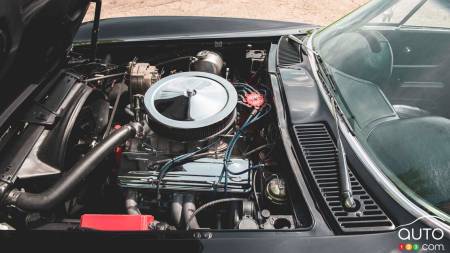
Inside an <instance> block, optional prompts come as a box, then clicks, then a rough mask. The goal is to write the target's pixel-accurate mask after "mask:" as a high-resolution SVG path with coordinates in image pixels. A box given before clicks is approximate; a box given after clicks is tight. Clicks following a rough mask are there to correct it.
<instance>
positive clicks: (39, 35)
mask: <svg viewBox="0 0 450 253" xmlns="http://www.w3.org/2000/svg"><path fill="white" fill-rule="evenodd" d="M88 5H89V1H87V0H0V86H1V88H2V89H3V92H2V93H1V94H0V112H1V118H2V120H3V119H4V117H5V116H7V115H4V114H5V113H6V111H5V110H6V108H8V107H9V106H10V105H11V104H12V103H13V102H14V101H15V100H16V99H17V98H18V97H20V96H21V95H22V96H23V95H24V92H26V91H27V90H28V91H29V90H30V86H31V85H35V86H38V85H37V84H39V83H40V81H41V80H42V78H43V76H44V75H45V74H46V73H48V72H49V71H51V70H54V68H55V67H56V66H58V64H59V63H61V61H62V60H64V59H65V55H66V53H67V50H68V49H69V48H70V46H71V43H72V40H73V37H74V35H75V33H76V31H77V30H78V27H79V25H80V24H81V22H82V20H83V17H84V15H85V13H86V10H87V7H88ZM16 102H17V100H16Z"/></svg>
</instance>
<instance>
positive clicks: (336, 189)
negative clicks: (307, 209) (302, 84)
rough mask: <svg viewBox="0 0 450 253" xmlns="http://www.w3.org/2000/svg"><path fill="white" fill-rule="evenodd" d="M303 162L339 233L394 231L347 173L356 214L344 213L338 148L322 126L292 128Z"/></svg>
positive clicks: (381, 211) (383, 214)
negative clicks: (356, 209) (356, 203)
mask: <svg viewBox="0 0 450 253" xmlns="http://www.w3.org/2000/svg"><path fill="white" fill-rule="evenodd" d="M294 129H295V134H296V136H297V139H298V141H299V144H300V148H301V150H302V152H303V155H304V157H305V162H306V164H307V166H308V168H309V170H310V172H311V176H312V178H313V180H314V182H315V183H316V185H317V187H318V190H319V191H320V194H321V195H322V197H323V200H324V202H325V204H326V206H327V207H328V208H329V210H330V213H331V215H332V217H333V218H334V220H335V221H336V223H337V225H338V226H339V227H340V228H341V230H342V232H346V233H352V232H367V231H370V232H375V231H387V230H393V229H394V228H395V227H394V224H393V222H392V221H391V220H390V219H389V218H388V217H387V215H386V214H385V213H384V212H383V210H381V208H380V207H379V206H378V205H377V203H375V201H374V200H373V199H372V197H371V196H370V195H369V194H368V193H367V191H366V190H365V189H364V187H363V186H362V185H361V184H360V183H359V181H358V179H357V178H356V177H355V176H354V175H353V173H352V172H350V173H349V174H350V179H351V184H352V190H353V194H354V197H355V200H356V201H357V202H358V205H360V208H359V210H358V211H356V212H348V211H346V210H345V209H344V208H343V207H342V204H341V201H340V185H339V171H338V166H339V163H338V156H337V152H338V151H337V148H336V145H335V142H334V140H333V138H332V137H331V135H330V132H329V130H328V128H327V127H326V125H325V124H322V123H317V124H302V125H297V126H295V127H294Z"/></svg>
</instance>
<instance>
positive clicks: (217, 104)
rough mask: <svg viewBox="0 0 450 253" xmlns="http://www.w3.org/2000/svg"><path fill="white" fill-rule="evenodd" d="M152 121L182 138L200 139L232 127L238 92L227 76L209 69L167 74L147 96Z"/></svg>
mask: <svg viewBox="0 0 450 253" xmlns="http://www.w3.org/2000/svg"><path fill="white" fill-rule="evenodd" d="M144 103H145V107H146V109H147V112H148V114H149V125H150V127H151V128H152V129H153V130H154V131H155V132H157V133H158V134H160V135H162V136H165V137H166V138H169V139H173V140H178V141H194V140H196V141H198V140H205V139H208V138H210V137H212V136H216V135H218V134H220V133H223V132H224V131H226V130H227V129H229V128H230V127H231V125H232V123H233V121H234V119H235V117H236V110H235V109H236V105H237V92H236V90H235V88H234V86H233V85H232V84H231V83H230V82H228V81H227V80H225V79H224V78H222V77H220V76H217V75H214V74H210V73H206V72H183V73H178V74H174V75H171V76H168V77H165V78H163V79H161V80H159V81H158V82H156V83H155V84H154V85H152V86H151V87H150V89H148V90H147V92H146V93H145V97H144Z"/></svg>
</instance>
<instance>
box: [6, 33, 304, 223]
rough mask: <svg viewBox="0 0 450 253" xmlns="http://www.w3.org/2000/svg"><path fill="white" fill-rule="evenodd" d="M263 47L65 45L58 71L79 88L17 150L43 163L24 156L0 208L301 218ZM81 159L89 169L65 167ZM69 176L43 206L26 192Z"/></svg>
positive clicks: (208, 219) (23, 213)
mask: <svg viewBox="0 0 450 253" xmlns="http://www.w3.org/2000/svg"><path fill="white" fill-rule="evenodd" d="M269 45H270V44H269V43H267V42H264V43H263V42H259V41H256V42H248V41H245V42H241V41H233V42H229V43H225V44H222V43H220V44H219V43H217V42H209V41H208V42H202V43H192V42H188V43H186V45H185V46H181V47H180V46H179V45H172V44H165V45H164V46H153V47H149V46H148V45H140V46H135V47H133V48H130V47H129V46H127V47H111V48H108V47H105V48H103V49H102V53H101V55H102V57H103V59H102V60H101V61H99V60H96V61H92V60H89V59H86V58H87V57H86V55H87V52H86V51H83V50H82V49H81V50H78V52H77V50H75V52H73V54H72V57H71V58H70V60H69V62H68V63H67V68H66V71H67V73H66V74H68V73H70V75H72V76H76V77H77V78H79V79H80V80H79V82H78V83H79V84H78V85H79V86H81V87H84V88H85V89H89V94H87V95H84V99H80V98H81V97H83V96H82V95H80V96H79V99H78V100H79V101H82V102H78V103H75V104H76V105H74V106H72V107H71V108H75V109H73V110H66V111H68V112H67V115H66V116H65V117H62V118H61V119H60V120H59V121H58V124H57V126H56V127H53V128H52V129H46V130H44V132H43V135H42V136H41V138H40V141H38V142H36V143H35V145H34V147H33V149H34V150H35V151H34V152H31V153H30V154H29V155H28V158H27V159H29V160H30V161H34V162H36V161H38V162H39V164H40V165H41V166H42V165H43V164H44V165H45V166H47V167H48V168H49V169H48V170H45V169H39V168H37V167H34V169H30V168H28V169H27V168H24V167H26V164H25V163H24V164H25V165H22V168H20V170H19V176H18V178H17V181H16V182H15V185H16V186H18V187H17V188H16V189H20V190H13V191H11V192H10V193H9V195H8V197H7V200H6V201H5V202H6V203H7V204H8V205H7V206H8V208H7V209H6V210H4V211H2V212H1V214H2V216H1V217H4V220H5V221H6V222H7V223H8V224H12V226H13V227H15V228H27V229H30V228H31V229H34V228H39V229H52V227H53V225H54V224H60V226H59V227H61V224H64V225H63V226H62V227H63V228H66V229H67V228H76V229H89V230H90V229H93V230H151V231H166V230H168V231H173V230H191V229H214V230H223V229H232V230H296V229H300V228H306V227H308V226H310V225H311V221H310V217H309V213H308V208H307V207H306V205H305V203H304V201H303V199H302V197H301V193H300V192H299V188H298V186H297V183H296V182H295V179H294V177H293V176H292V171H291V168H290V166H289V163H288V162H287V159H286V158H285V153H284V152H285V151H284V147H283V145H282V143H281V141H280V136H279V130H278V125H277V118H276V115H275V112H274V111H275V108H274V104H273V92H272V88H271V84H270V80H269V78H268V74H267V55H268V52H269ZM46 99H50V98H49V97H47V98H46ZM72 100H74V101H75V100H76V99H72ZM67 107H69V106H67ZM63 119H67V120H63ZM126 129H129V130H128V132H126V131H127V130H126ZM119 139H120V143H119ZM113 141H114V143H112V142H113ZM116 142H117V143H116ZM113 144H114V145H113ZM109 147H113V148H112V149H109ZM100 152H102V155H101V156H100V155H97V156H95V154H99V153H100ZM30 156H33V157H31V158H30ZM33 159H34V160H33ZM91 160H92V162H91V163H88V162H89V161H91ZM94 163H95V164H96V166H93V164H94ZM83 166H84V168H87V167H89V168H90V169H89V170H90V173H89V174H88V173H87V172H85V173H84V172H83V173H84V174H83V173H81V172H80V173H78V174H77V173H75V172H74V171H77V170H78V171H81V170H82V169H81V168H82V167H83ZM28 167H30V166H28ZM55 168H56V169H55ZM84 170H85V171H87V170H88V169H84ZM25 171H26V173H25ZM20 172H22V173H20ZM71 178H73V179H71ZM69 180H73V181H77V180H79V182H78V181H77V185H76V187H75V183H73V185H74V186H73V188H74V189H73V190H71V191H70V194H69V193H67V195H66V194H65V193H64V194H62V193H61V194H60V195H59V197H55V198H58V200H59V202H58V203H57V204H56V205H51V207H50V208H47V206H46V207H45V208H41V207H40V206H39V204H36V205H34V206H33V205H31V204H30V203H28V202H31V200H30V199H31V197H29V196H27V197H24V195H25V193H24V192H26V193H31V194H39V193H42V192H45V191H51V189H52V188H51V187H60V188H61V189H62V187H63V185H64V184H65V183H67V182H68V181H69ZM68 184H69V183H67V185H68ZM55 185H56V186H55ZM67 187H68V186H67ZM71 187H72V186H71ZM61 191H62V190H61ZM53 192H58V191H53ZM64 192H65V191H64ZM31 194H30V195H31ZM55 194H56V193H55ZM65 196H67V198H65ZM32 197H33V198H37V197H36V195H34V196H32ZM47 199H48V198H47ZM47 199H46V200H47ZM27 201H28V202H27ZM38 206H39V207H38ZM30 216H31V217H34V218H30ZM133 217H134V218H133ZM52 224H53V225H52ZM123 224H127V225H123ZM133 224H135V225H133ZM142 224H144V225H142Z"/></svg>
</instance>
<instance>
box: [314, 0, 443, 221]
mask: <svg viewBox="0 0 450 253" xmlns="http://www.w3.org/2000/svg"><path fill="white" fill-rule="evenodd" d="M380 13H381V14H380ZM355 14H356V15H359V18H360V19H359V22H355V21H354V20H353V21H350V20H347V19H346V18H344V19H342V20H341V21H338V22H337V23H335V24H334V25H332V26H331V27H329V28H326V29H324V30H322V31H320V32H319V33H318V34H316V35H315V37H314V38H313V45H314V50H316V51H317V52H318V53H319V54H320V56H321V58H322V59H323V61H324V62H325V63H326V65H327V66H328V67H329V69H330V70H331V72H332V76H333V79H334V81H335V85H336V86H337V88H336V89H337V90H338V92H337V96H338V101H339V102H340V104H341V107H342V108H345V110H344V112H345V115H346V117H347V119H348V121H349V122H350V124H351V125H352V127H353V129H354V131H355V133H356V136H357V138H358V140H359V141H360V143H361V144H362V145H363V146H365V147H366V148H367V149H368V151H369V154H370V155H371V156H372V158H373V160H374V161H375V162H376V163H377V164H378V166H379V167H380V169H382V171H383V172H384V173H385V174H386V175H387V176H388V177H389V178H390V179H391V180H392V181H393V182H394V183H395V184H396V185H397V186H398V187H399V188H400V189H401V190H402V191H403V192H404V193H406V194H407V196H409V197H410V199H412V200H413V201H415V202H416V203H418V204H420V205H422V206H424V207H425V208H427V209H428V210H430V211H432V212H434V213H435V214H437V215H440V216H441V217H442V218H443V219H445V220H447V221H448V220H449V216H448V215H449V214H450V183H449V181H450V57H449V55H450V1H442V0H429V1H410V0H399V1H374V2H372V3H370V4H368V5H367V6H366V7H364V8H363V9H361V10H359V11H358V13H355Z"/></svg>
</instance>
